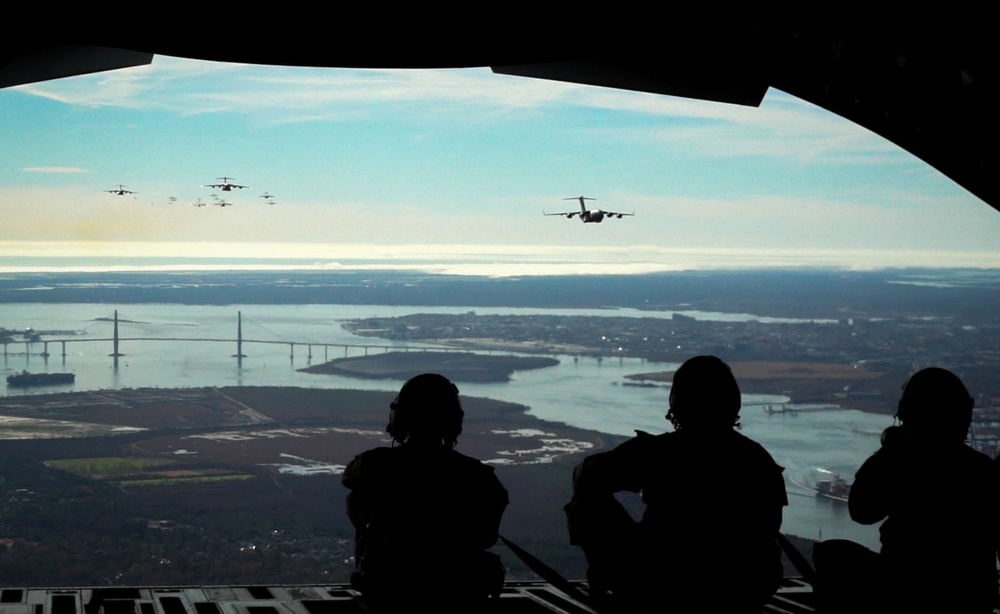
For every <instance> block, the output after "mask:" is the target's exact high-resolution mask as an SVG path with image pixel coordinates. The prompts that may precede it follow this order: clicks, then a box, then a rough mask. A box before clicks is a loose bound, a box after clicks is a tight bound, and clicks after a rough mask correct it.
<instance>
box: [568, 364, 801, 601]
mask: <svg viewBox="0 0 1000 614" xmlns="http://www.w3.org/2000/svg"><path fill="white" fill-rule="evenodd" d="M669 402H670V410H669V412H668V413H667V419H668V420H670V422H671V423H672V424H673V426H674V430H673V431H672V432H667V433H663V434H660V435H650V434H648V433H644V432H642V431H637V436H636V437H635V438H633V439H630V440H628V441H626V442H624V443H622V444H621V445H619V446H618V447H616V448H615V449H613V450H611V451H609V452H603V453H599V454H594V455H592V456H590V457H588V458H586V459H585V460H584V461H583V462H582V463H581V464H580V465H579V466H577V468H576V470H575V471H574V474H573V500H572V501H571V502H570V503H569V504H568V505H567V506H566V513H567V517H568V520H569V525H570V541H571V543H573V544H576V545H579V546H581V547H582V548H583V551H584V553H585V555H586V557H587V562H588V564H589V569H588V571H587V579H588V580H589V582H590V588H591V591H592V593H595V594H598V595H603V596H605V597H607V598H610V599H614V600H615V601H616V602H618V603H619V604H620V606H619V607H623V608H625V609H631V610H634V611H652V610H657V611H664V612H666V611H670V612H684V611H697V612H703V611H708V610H712V611H719V612H726V613H727V614H729V613H732V612H750V611H759V610H760V607H761V606H762V605H763V604H764V603H765V602H766V601H767V599H768V598H769V597H770V596H771V595H772V594H774V592H775V590H777V587H778V583H779V582H780V580H781V575H782V569H781V562H780V557H781V553H780V549H779V546H778V544H777V541H776V538H777V533H778V530H779V529H780V527H781V514H782V507H783V506H785V505H787V504H788V500H787V498H786V495H785V482H784V479H783V478H782V471H783V470H782V468H781V467H780V466H779V465H777V464H776V463H775V462H774V459H772V458H771V455H770V454H768V453H767V451H766V450H764V448H763V447H761V446H760V444H758V443H756V442H754V441H752V440H750V439H749V438H747V437H745V436H744V435H742V434H741V433H739V432H737V430H736V429H737V428H738V427H739V411H740V389H739V386H738V385H737V383H736V379H735V378H734V377H733V374H732V371H731V370H730V368H729V366H728V365H727V364H726V363H724V362H722V361H721V360H719V359H718V358H716V357H715V356H697V357H695V358H692V359H690V360H688V361H687V362H685V363H684V364H683V365H681V367H680V368H679V369H677V372H676V373H675V374H674V379H673V385H672V386H671V390H670V401H669ZM621 491H630V492H634V493H639V492H641V493H642V501H643V502H644V503H645V510H644V512H643V514H642V519H641V520H640V521H638V522H636V521H635V520H633V519H632V517H631V516H630V515H629V514H628V512H626V510H625V508H624V507H623V506H622V504H621V503H620V502H619V501H618V500H617V499H616V498H615V493H617V492H621ZM606 593H611V595H610V596H608V595H606Z"/></svg>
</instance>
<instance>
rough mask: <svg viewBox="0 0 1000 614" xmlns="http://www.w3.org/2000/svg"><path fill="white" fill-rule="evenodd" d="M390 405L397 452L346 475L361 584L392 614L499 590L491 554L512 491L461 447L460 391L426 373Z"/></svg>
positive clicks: (356, 464)
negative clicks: (423, 603) (426, 602)
mask: <svg viewBox="0 0 1000 614" xmlns="http://www.w3.org/2000/svg"><path fill="white" fill-rule="evenodd" d="M389 407H390V412H389V424H388V426H386V431H387V432H388V433H389V434H390V435H392V438H393V443H394V445H393V447H389V448H385V447H383V448H375V449H373V450H369V451H367V452H364V453H362V454H360V455H358V456H357V457H356V458H355V459H354V460H353V461H351V463H350V464H349V465H348V466H347V468H346V469H345V470H344V477H343V483H344V486H346V487H347V488H348V489H350V491H351V492H350V493H349V494H348V496H347V513H348V515H349V516H350V518H351V522H352V523H353V524H354V527H355V529H356V535H355V560H356V569H355V572H354V574H352V577H351V583H352V585H353V586H354V587H355V588H356V589H358V590H360V591H361V592H362V593H363V594H364V595H365V597H366V598H368V599H370V600H371V601H372V602H373V603H374V604H376V606H380V607H383V608H384V609H389V610H393V609H402V608H403V607H404V606H405V607H407V608H412V607H413V604H414V603H415V602H419V600H420V599H421V598H422V597H426V598H429V599H431V600H433V601H434V602H435V603H436V604H437V605H438V606H441V605H442V602H443V601H444V600H446V599H450V600H451V601H452V602H454V603H456V604H458V603H463V602H466V603H467V602H468V601H469V600H477V599H484V598H486V597H487V596H488V595H490V594H493V595H496V594H499V592H500V589H501V588H502V586H503V579H504V572H503V567H502V566H501V564H500V561H499V558H498V557H497V556H496V555H494V554H492V553H489V552H486V550H487V549H488V548H490V547H491V546H492V545H493V544H494V543H495V542H496V540H497V531H498V528H499V525H500V518H501V516H502V515H503V512H504V509H505V508H506V506H507V502H508V500H507V491H506V490H505V489H504V487H503V485H501V484H500V481H499V480H498V479H497V477H496V475H495V474H494V472H493V468H492V467H489V466H487V465H484V464H483V463H481V462H479V461H478V460H476V459H474V458H471V457H468V456H465V455H463V454H460V453H458V452H456V451H455V450H453V448H454V446H455V443H456V441H457V439H458V435H459V433H461V432H462V419H463V417H464V415H465V413H464V412H463V410H462V405H461V403H460V401H459V399H458V388H457V387H456V386H455V385H454V384H453V383H451V382H450V381H449V380H448V379H447V378H445V377H443V376H441V375H437V374H434V373H425V374H423V375H418V376H416V377H414V378H412V379H410V380H409V381H407V382H406V383H405V384H404V385H403V387H402V388H401V389H400V391H399V394H398V395H397V396H396V399H395V400H394V401H393V402H392V403H391V404H390V405H389ZM396 443H398V444H400V445H399V446H396V445H395V444H396ZM442 587H446V588H447V590H445V591H442V590H441V588H442ZM444 605H447V604H444Z"/></svg>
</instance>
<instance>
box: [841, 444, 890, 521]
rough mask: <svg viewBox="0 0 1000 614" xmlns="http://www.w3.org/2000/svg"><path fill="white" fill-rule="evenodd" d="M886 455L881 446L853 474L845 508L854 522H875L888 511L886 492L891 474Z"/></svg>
mask: <svg viewBox="0 0 1000 614" xmlns="http://www.w3.org/2000/svg"><path fill="white" fill-rule="evenodd" d="M886 457H887V452H886V449H885V448H881V449H880V450H878V451H877V452H875V454H873V455H872V456H871V457H870V458H869V459H868V460H866V461H865V462H864V464H863V465H861V468H860V469H858V472H857V474H855V476H854V483H853V484H851V494H850V496H849V497H848V498H847V509H848V511H849V512H850V513H851V519H852V520H854V521H855V522H858V523H861V524H875V523H876V522H878V521H880V520H882V519H883V518H885V517H886V516H887V515H888V513H889V509H888V500H887V497H886V494H887V491H888V482H889V481H890V480H891V476H890V475H889V473H890V469H889V463H888V462H887V460H888V459H887V458H886Z"/></svg>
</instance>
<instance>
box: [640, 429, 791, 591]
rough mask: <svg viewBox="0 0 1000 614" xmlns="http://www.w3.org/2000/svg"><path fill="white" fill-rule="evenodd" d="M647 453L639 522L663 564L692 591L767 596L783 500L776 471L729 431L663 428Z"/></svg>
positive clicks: (774, 573) (775, 569) (775, 572)
mask: <svg viewBox="0 0 1000 614" xmlns="http://www.w3.org/2000/svg"><path fill="white" fill-rule="evenodd" d="M654 439H660V440H662V442H661V443H660V445H656V446H655V447H654V448H653V449H652V450H651V451H650V460H649V462H648V463H646V466H647V467H650V468H659V471H656V470H652V471H650V472H649V473H648V474H647V475H646V476H644V479H643V483H644V486H643V489H642V499H643V501H644V502H645V503H646V510H645V513H644V514H643V517H642V521H641V523H640V526H641V529H642V534H643V535H644V538H645V539H646V540H647V541H648V543H649V544H650V546H651V547H652V548H654V549H655V550H659V551H661V552H663V553H665V555H666V556H663V557H660V558H658V559H657V560H654V561H653V562H652V563H651V565H652V566H653V567H654V568H655V567H664V568H665V570H668V571H669V572H670V573H671V574H673V577H675V578H676V579H677V580H678V581H679V583H680V584H682V585H683V586H685V587H689V588H691V589H692V590H694V591H701V590H703V589H706V590H711V587H712V586H717V585H718V579H716V577H715V575H716V574H717V573H718V572H719V570H720V569H724V570H725V573H726V574H727V576H728V578H727V579H726V580H725V583H726V585H727V586H728V587H729V588H730V589H731V590H733V591H734V592H737V593H744V592H755V591H760V592H763V593H765V594H766V595H767V596H769V595H771V594H773V592H774V590H775V589H776V588H777V581H778V578H779V577H780V570H779V567H780V566H779V564H778V560H779V558H780V550H779V547H778V544H777V542H776V534H777V532H778V530H779V528H780V527H781V508H782V506H783V505H784V504H785V503H786V498H785V489H784V480H783V479H782V477H781V468H780V467H779V466H778V465H776V464H775V462H774V460H773V459H772V458H771V455H770V454H768V453H767V451H766V450H764V448H763V447H761V446H760V445H759V444H757V443H756V442H754V441H752V440H750V439H749V438H747V437H745V436H743V435H742V434H740V433H738V432H736V431H734V430H732V429H729V430H727V431H720V432H717V433H710V434H709V433H697V432H691V431H685V430H680V431H676V432H673V433H665V434H663V435H659V436H657V437H656V438H654Z"/></svg>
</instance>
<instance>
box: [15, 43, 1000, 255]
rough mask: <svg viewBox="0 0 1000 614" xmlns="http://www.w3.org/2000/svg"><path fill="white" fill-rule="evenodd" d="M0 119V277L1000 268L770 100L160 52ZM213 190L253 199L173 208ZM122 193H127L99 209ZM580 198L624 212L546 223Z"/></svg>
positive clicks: (890, 150)
mask: <svg viewBox="0 0 1000 614" xmlns="http://www.w3.org/2000/svg"><path fill="white" fill-rule="evenodd" d="M0 105H2V108H3V109H4V113H2V114H0V135H2V139H3V142H4V147H2V148H0V210H2V211H3V217H4V223H3V224H2V225H0V269H4V270H11V269H17V268H24V267H30V266H39V265H40V263H41V264H45V263H46V262H48V264H49V265H52V264H53V263H57V262H58V263H59V264H62V265H65V264H66V262H70V261H73V262H76V263H86V262H92V261H91V260H88V258H90V259H93V258H98V257H112V258H132V259H133V260H134V258H135V256H139V255H141V256H144V257H156V258H158V262H159V263H161V264H162V265H164V266H169V265H170V263H171V261H172V259H176V258H177V257H181V256H185V257H190V256H193V255H194V256H205V257H207V256H213V257H214V256H218V257H223V258H237V259H247V258H250V259H259V258H262V257H268V258H284V257H298V258H305V259H307V260H309V262H310V263H314V264H315V266H326V267H329V268H337V267H343V266H348V267H350V266H359V265H364V266H385V267H391V266H401V265H403V266H405V265H412V266H415V267H418V268H421V267H423V268H426V267H427V266H428V263H434V264H435V266H437V268H436V269H434V270H447V271H449V272H467V273H475V272H484V271H487V269H489V267H490V266H492V267H493V270H494V272H496V271H497V270H499V268H498V267H500V265H504V266H506V265H510V264H516V265H518V269H517V270H518V271H519V272H521V273H524V272H616V271H617V272H640V271H644V270H658V269H670V268H690V267H704V266H753V265H761V264H763V265H788V264H793V265H800V264H805V265H808V264H820V265H833V266H845V267H868V266H885V265H896V266H907V265H917V266H927V265H942V266H944V265H972V266H991V267H996V266H1000V250H998V248H997V245H998V244H1000V242H998V241H997V238H998V237H1000V214H997V213H996V212H995V211H994V210H993V209H991V208H990V207H988V206H987V205H985V204H984V203H982V202H981V201H979V200H978V199H976V198H975V197H973V196H971V195H970V194H968V193H967V192H966V191H965V190H963V189H962V188H960V187H958V186H956V185H955V184H954V183H953V182H951V181H950V180H948V179H946V178H945V177H943V176H942V175H940V174H939V173H938V172H936V171H934V170H933V169H931V168H930V167H928V166H927V165H926V164H924V163H922V162H920V161H919V160H917V159H915V158H914V157H912V156H910V155H909V154H907V153H905V152H903V151H901V150H899V149H898V148H897V147H895V146H894V145H892V144H890V143H888V142H886V141H885V140H883V139H881V138H880V137H877V136H875V135H873V134H871V133H869V132H867V131H865V130H863V129H861V128H859V127H857V126H855V125H853V124H851V123H850V122H848V121H846V120H844V119H842V118H839V117H837V116H834V115H832V114H829V113H826V112H824V111H822V110H819V109H817V108H815V107H812V106H811V105H808V104H806V103H803V102H801V101H798V100H796V99H794V98H792V97H790V96H787V95H785V94H783V93H781V92H777V91H773V90H772V91H771V92H769V93H768V95H767V97H766V99H765V101H764V103H763V105H762V106H761V107H760V108H756V109H754V108H744V107H736V106H731V105H723V104H716V103H707V102H701V101H691V100H685V99H680V98H671V97H665V96H657V95H650V94H639V93H632V92H622V91H618V90H611V89H606V88H598V87H590V86H582V85H573V84H565V83H556V82H547V81H539V80H529V79H520V78H515V77H506V76H500V75H493V74H492V73H490V72H489V70H488V69H464V70H443V71H402V70H399V71H394V70H378V71H356V70H335V69H302V68H283V67H260V66H245V65H230V64H218V63H209V62H195V61H188V60H180V59H175V58H167V57H159V56H158V57H156V58H155V59H154V61H153V63H152V64H151V65H150V66H146V67H139V68H134V69H129V70H124V71H116V72H112V73H102V74H97V75H88V76H82V77H74V78H71V79H62V80H58V81H51V82H45V83H39V84H34V85H31V86H26V87H20V88H14V89H8V90H0ZM223 175H226V176H229V177H232V178H234V180H235V181H236V182H238V183H243V184H247V185H250V186H252V189H251V190H244V191H241V192H234V193H232V194H231V195H230V194H227V196H230V200H231V202H233V204H234V206H232V207H226V208H219V207H213V206H206V207H202V208H198V207H192V206H190V205H191V204H192V203H195V202H197V201H198V200H199V199H201V200H202V201H203V202H205V203H210V202H212V200H213V199H212V194H213V192H214V193H218V192H217V191H213V190H212V189H209V188H204V187H202V185H203V184H207V183H212V182H214V181H215V178H217V177H221V176H223ZM117 184H125V185H126V186H127V187H128V189H131V190H135V191H136V192H137V194H135V195H134V196H116V195H113V194H108V193H106V192H104V191H103V190H107V189H111V188H114V187H115V186H116V185H117ZM265 191H266V192H269V193H271V194H273V195H274V197H275V201H276V203H277V204H275V205H273V206H270V205H268V204H267V203H266V202H265V201H264V199H262V198H261V197H260V195H261V194H262V193H263V192H265ZM578 195H586V196H590V197H594V198H596V199H597V200H596V201H595V202H594V203H592V205H593V206H595V207H599V208H604V209H612V210H616V211H626V212H631V211H635V213H636V216H635V217H634V218H626V219H622V220H610V221H605V222H604V223H602V224H588V225H583V224H581V223H579V222H578V221H575V220H574V221H569V220H566V219H562V218H558V217H548V218H546V217H543V216H542V211H543V210H545V211H550V212H551V211H559V210H571V209H572V208H573V206H575V205H574V203H572V202H564V201H563V200H561V199H563V198H565V197H570V196H578ZM171 197H173V198H175V199H176V201H171ZM52 256H58V257H60V258H62V260H51V261H46V260H45V257H52ZM93 262H96V261H93ZM108 262H110V261H101V263H100V266H105V265H107V264H108ZM247 262H250V260H247ZM118 264H119V265H120V264H121V262H119V263H118Z"/></svg>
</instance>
